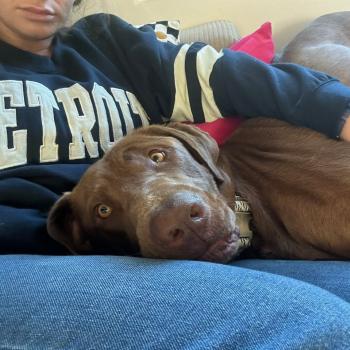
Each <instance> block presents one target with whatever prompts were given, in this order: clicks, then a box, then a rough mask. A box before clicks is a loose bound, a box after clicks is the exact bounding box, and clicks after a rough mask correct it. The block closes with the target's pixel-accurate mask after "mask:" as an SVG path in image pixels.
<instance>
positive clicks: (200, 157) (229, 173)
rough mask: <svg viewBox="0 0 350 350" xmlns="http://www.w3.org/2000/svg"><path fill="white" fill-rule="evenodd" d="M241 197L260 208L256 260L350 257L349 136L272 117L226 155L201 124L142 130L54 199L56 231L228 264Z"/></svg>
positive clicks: (238, 137)
mask: <svg viewBox="0 0 350 350" xmlns="http://www.w3.org/2000/svg"><path fill="white" fill-rule="evenodd" d="M347 16H348V18H350V15H349V13H347ZM327 21H328V22H329V21H330V19H329V18H328V19H327ZM309 28H310V30H311V32H312V31H313V29H312V28H313V27H312V25H311V26H310V27H309ZM331 28H333V27H331ZM308 30H309V29H306V32H307V31H308ZM337 30H338V29H337ZM310 36H311V37H312V35H311V34H307V33H306V34H304V37H303V35H302V34H300V35H299V39H298V37H297V39H296V41H294V42H292V43H291V46H289V47H287V49H286V51H285V55H284V56H283V60H285V61H286V60H287V59H288V57H291V55H292V53H293V50H297V51H298V52H299V51H300V50H301V49H300V47H303V45H302V42H303V40H306V39H304V38H305V37H307V38H310ZM333 36H334V33H333V32H332V34H331V35H330V39H329V40H332V37H333ZM319 39H320V38H319ZM322 39H325V40H328V39H327V38H326V35H325V34H323V36H322ZM300 41H301V43H300ZM308 45H311V44H310V42H309V41H308ZM315 46H317V45H316V44H315ZM293 47H294V48H293ZM307 52H308V51H307ZM328 59H329V58H328ZM293 60H294V59H293ZM299 63H302V62H300V61H299ZM348 67H350V64H349V65H348V66H347V67H346V69H347V70H349V69H348ZM313 68H316V69H317V68H318V67H317V66H316V67H315V66H314V67H313ZM319 69H321V67H320V68H319ZM322 69H323V68H322ZM235 193H239V194H240V195H241V196H242V197H244V198H246V200H248V202H249V203H250V205H251V208H252V213H253V218H254V226H255V229H254V231H255V235H254V238H253V243H252V247H251V249H250V251H251V252H252V253H253V254H254V255H257V256H261V257H275V258H292V259H350V217H349V215H348V211H349V208H350V143H345V142H340V141H334V140H330V139H328V138H327V137H325V136H323V135H320V134H318V133H316V132H314V131H312V130H308V129H304V128H298V127H294V126H290V125H288V124H286V123H284V122H281V121H277V120H273V119H266V118H257V119H252V120H249V121H247V122H245V123H243V125H242V126H241V127H240V128H239V129H238V131H236V132H235V133H234V134H233V136H232V137H231V138H230V140H229V141H228V142H227V143H226V144H225V145H224V146H223V147H222V148H221V150H220V152H219V149H218V147H217V145H216V143H215V141H214V140H212V139H211V138H210V137H209V136H208V135H206V134H205V133H203V132H201V131H199V130H197V129H196V128H194V127H193V126H189V125H182V124H175V125H170V126H168V127H165V126H150V127H147V128H142V129H138V130H135V131H134V132H133V133H132V134H130V135H129V136H127V137H125V138H123V139H122V140H121V141H119V142H118V143H117V144H116V145H115V146H114V147H113V148H112V149H111V150H110V151H109V152H107V154H106V155H105V157H104V158H103V159H101V160H100V161H98V162H97V163H95V164H94V165H93V166H91V167H90V169H89V170H88V171H87V172H86V174H85V175H84V176H83V178H82V180H81V181H80V183H79V184H78V185H77V186H76V188H75V189H74V190H73V191H72V193H70V194H66V195H65V196H63V197H62V198H61V199H60V200H59V201H58V202H57V203H56V204H55V206H54V207H53V209H52V210H51V213H50V216H49V220H48V231H49V233H50V235H51V236H52V237H54V238H55V239H57V240H58V241H60V242H61V243H63V244H64V245H66V246H67V247H68V248H69V249H70V250H71V251H73V252H80V253H81V252H89V251H91V249H96V248H97V249H100V251H103V252H113V251H116V252H117V253H128V254H132V253H135V252H137V251H140V252H141V254H142V255H143V256H147V257H158V258H176V259H177V258H181V259H202V260H211V261H219V262H227V261H228V260H230V259H232V258H233V257H235V256H236V255H237V251H238V237H239V232H238V227H237V225H236V216H235V213H234V210H233V209H234V197H235Z"/></svg>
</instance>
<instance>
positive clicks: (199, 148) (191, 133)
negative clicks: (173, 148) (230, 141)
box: [149, 122, 224, 184]
mask: <svg viewBox="0 0 350 350" xmlns="http://www.w3.org/2000/svg"><path fill="white" fill-rule="evenodd" d="M149 131H150V132H151V133H152V134H157V135H160V136H172V137H175V138H177V139H178V140H180V141H181V142H182V143H183V145H184V146H185V147H186V148H187V149H188V151H189V152H190V153H191V154H192V156H193V157H194V158H195V159H196V160H197V161H198V162H199V163H200V164H203V165H204V166H206V167H207V168H208V169H209V170H210V172H211V173H212V174H213V176H214V178H215V181H216V182H217V183H218V184H221V183H222V182H224V179H223V176H222V174H221V172H220V170H219V169H218V167H217V164H216V163H217V160H218V158H219V146H218V144H217V143H216V141H215V140H214V139H213V138H212V137H210V136H209V135H208V134H207V133H206V132H204V131H201V130H200V129H198V128H196V127H195V126H192V125H188V124H183V123H175V122H174V123H170V124H168V125H167V126H166V127H164V126H152V127H151V128H149Z"/></svg>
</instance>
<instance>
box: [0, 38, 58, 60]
mask: <svg viewBox="0 0 350 350" xmlns="http://www.w3.org/2000/svg"><path fill="white" fill-rule="evenodd" d="M1 39H2V40H3V41H5V42H7V43H8V44H10V45H12V46H15V47H17V48H18V49H21V50H23V51H28V52H30V53H33V54H35V55H40V56H48V57H51V52H52V41H53V37H49V38H46V39H41V40H28V39H27V38H18V37H11V36H9V35H2V37H1Z"/></svg>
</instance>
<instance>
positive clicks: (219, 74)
mask: <svg viewBox="0 0 350 350" xmlns="http://www.w3.org/2000/svg"><path fill="white" fill-rule="evenodd" d="M90 22H91V23H90V24H91V27H92V28H93V30H96V27H99V26H103V25H104V27H105V30H104V32H103V33H101V35H100V36H99V40H98V41H97V42H96V43H97V45H100V46H101V47H100V49H101V51H103V52H105V53H106V54H108V55H110V56H112V57H111V58H112V59H113V61H114V62H116V64H117V65H118V66H119V67H120V68H121V71H122V72H123V75H124V76H126V77H127V79H128V81H129V82H130V86H132V89H133V90H132V92H133V93H134V94H135V95H136V97H137V98H138V100H139V101H140V103H141V105H142V106H143V108H144V109H145V111H146V113H147V114H148V116H149V117H150V122H151V123H161V122H164V121H167V120H174V121H190V122H195V123H200V122H205V121H213V120H215V119H218V118H221V117H227V116H232V115H241V116H245V117H255V116H265V117H273V118H278V119H281V120H284V121H287V122H290V123H292V124H295V125H298V126H304V127H309V128H312V129H314V130H316V131H319V132H321V133H323V134H325V135H328V136H329V137H332V138H339V136H340V134H341V131H342V127H343V125H344V117H345V116H346V115H347V114H349V111H350V88H349V87H346V86H345V85H343V84H341V83H340V82H339V81H338V80H337V79H335V78H332V77H330V76H328V75H326V74H323V73H321V72H316V71H312V70H310V69H308V68H305V67H302V66H299V65H295V64H273V65H269V64H266V63H263V62H261V61H259V60H257V59H255V58H253V57H251V56H249V55H247V54H244V53H242V52H235V51H231V50H228V49H225V50H223V51H221V52H217V51H216V50H215V49H213V48H212V47H210V46H208V45H205V44H203V43H194V44H191V45H188V44H185V45H178V46H177V45H172V44H164V43H162V42H159V41H158V40H157V38H156V36H155V34H154V32H153V31H152V30H151V29H147V28H141V29H136V28H134V27H133V26H131V25H129V24H128V23H126V22H124V21H123V20H121V19H120V18H118V17H115V16H110V17H109V19H108V20H107V21H106V18H105V17H104V18H103V17H99V16H95V17H93V18H92V19H91V20H90ZM105 23H107V26H106V25H105ZM346 129H347V127H346ZM346 129H345V131H343V132H342V137H344V139H347V136H346Z"/></svg>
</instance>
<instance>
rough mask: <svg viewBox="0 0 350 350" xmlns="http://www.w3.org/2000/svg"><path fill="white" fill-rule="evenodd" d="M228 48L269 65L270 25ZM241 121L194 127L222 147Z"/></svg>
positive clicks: (227, 119)
mask: <svg viewBox="0 0 350 350" xmlns="http://www.w3.org/2000/svg"><path fill="white" fill-rule="evenodd" d="M229 48H230V49H231V50H235V51H242V52H245V53H247V54H249V55H252V56H254V57H256V58H257V59H259V60H262V61H264V62H266V63H271V61H272V59H273V57H274V55H275V45H274V42H273V39H272V30H271V23H270V22H266V23H264V24H263V25H262V26H261V27H260V28H259V29H258V30H256V31H255V32H254V33H252V34H250V35H247V36H245V37H243V38H242V39H241V40H239V41H238V42H235V43H233V44H232V45H231V46H230V47H229ZM241 121H242V118H241V117H225V118H219V119H216V120H215V121H213V122H208V123H201V124H196V126H197V127H198V128H200V129H202V130H203V131H206V132H207V133H209V134H210V135H211V136H212V137H213V138H214V139H215V140H216V142H217V143H218V144H219V145H222V144H223V143H224V142H225V141H226V140H227V138H228V137H229V136H230V135H231V134H232V133H233V132H234V131H235V130H236V129H237V128H238V126H239V124H240V123H241Z"/></svg>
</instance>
